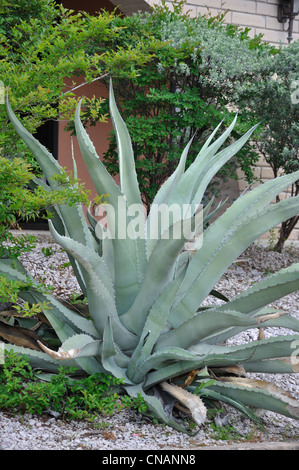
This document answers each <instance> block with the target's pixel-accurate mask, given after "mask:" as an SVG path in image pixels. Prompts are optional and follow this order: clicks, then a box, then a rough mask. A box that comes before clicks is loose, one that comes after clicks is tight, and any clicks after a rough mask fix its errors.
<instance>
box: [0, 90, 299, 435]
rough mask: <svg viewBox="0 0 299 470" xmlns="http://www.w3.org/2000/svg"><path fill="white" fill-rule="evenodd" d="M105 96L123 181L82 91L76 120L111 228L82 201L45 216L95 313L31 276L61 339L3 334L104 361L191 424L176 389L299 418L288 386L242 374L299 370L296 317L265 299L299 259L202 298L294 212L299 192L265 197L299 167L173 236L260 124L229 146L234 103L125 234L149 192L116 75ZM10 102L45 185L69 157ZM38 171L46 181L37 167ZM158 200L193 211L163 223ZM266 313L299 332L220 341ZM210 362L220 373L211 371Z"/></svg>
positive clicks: (285, 285) (15, 274) (15, 269)
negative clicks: (227, 294) (53, 148)
mask: <svg viewBox="0 0 299 470" xmlns="http://www.w3.org/2000/svg"><path fill="white" fill-rule="evenodd" d="M109 102H110V112H111V116H112V121H113V125H114V130H115V133H116V136H117V143H118V156H119V181H120V184H119V185H117V184H116V183H115V181H114V180H113V178H112V177H111V175H110V174H109V173H108V172H107V170H106V168H105V166H104V164H103V163H102V162H101V160H100V158H99V156H98V155H97V153H96V151H95V148H94V146H93V144H92V142H91V140H90V138H89V136H88V134H87V132H86V130H85V129H84V127H83V125H82V123H81V120H80V108H81V103H80V104H79V105H78V108H77V111H76V118H75V123H76V135H77V138H78V142H79V145H80V150H81V153H82V156H83V159H84V161H85V163H86V166H87V168H88V170H89V173H90V175H91V178H92V180H93V183H94V186H95V188H96V190H97V192H98V194H99V195H103V194H106V195H108V196H107V201H108V203H109V205H110V206H111V207H113V209H114V213H113V216H114V220H113V221H112V216H109V214H108V212H109V211H107V218H108V228H107V227H104V226H103V225H101V224H99V222H98V219H97V218H96V217H95V215H94V213H92V212H91V210H89V211H88V212H87V217H86V216H85V215H84V210H83V208H82V207H81V206H80V205H77V206H75V207H68V206H57V207H55V208H53V211H54V213H55V217H54V218H53V219H51V220H50V222H49V228H50V231H51V233H52V235H53V237H54V239H55V240H56V242H57V243H58V244H59V245H60V246H61V247H62V248H63V249H65V251H66V252H67V253H68V256H69V259H70V261H71V263H72V266H73V269H74V272H75V274H76V276H77V279H78V282H79V283H80V286H81V288H82V292H83V293H84V295H85V296H86V297H87V299H88V308H89V314H90V317H89V318H84V317H82V316H80V315H79V314H77V313H76V312H74V311H73V310H70V309H69V308H67V307H66V306H65V305H63V304H62V303H61V302H59V301H58V300H57V299H55V298H54V297H52V296H51V295H49V294H46V293H42V292H41V291H40V289H38V285H37V284H36V283H35V281H34V280H33V279H31V282H32V287H31V289H30V290H26V291H23V292H21V293H20V295H21V296H22V298H23V299H25V300H26V301H29V302H41V303H42V302H48V308H47V309H45V310H44V315H45V317H46V318H47V321H48V322H49V323H50V324H51V326H52V327H53V328H54V329H55V331H56V334H57V336H58V338H59V340H60V342H61V346H60V347H59V349H58V350H54V349H53V348H50V347H48V346H46V345H45V344H44V343H43V341H41V340H36V341H35V344H36V346H37V347H36V348H35V349H32V348H31V349H29V348H28V349H26V348H22V347H19V346H16V345H6V347H7V348H9V349H14V350H15V351H16V352H18V353H22V354H26V355H27V357H28V358H29V359H30V360H31V362H32V364H33V365H34V367H37V368H41V369H45V370H48V371H52V372H53V371H54V372H55V370H57V367H58V366H60V365H62V364H67V365H76V366H77V367H79V368H81V369H82V370H83V371H84V373H87V374H93V373H103V372H104V373H109V374H112V375H113V376H115V377H117V378H119V379H123V392H124V393H127V394H128V395H130V396H133V397H134V396H137V395H139V394H141V395H142V396H143V397H144V399H145V401H146V403H147V405H148V412H147V413H148V414H149V415H150V416H152V417H155V418H156V419H158V420H160V421H161V422H164V423H167V424H169V425H170V426H173V427H174V428H176V429H179V430H182V431H184V430H185V429H184V427H182V425H181V424H180V423H179V422H178V420H177V419H176V418H175V414H174V413H173V409H172V407H173V403H174V401H176V400H178V401H180V402H181V403H182V404H183V405H184V406H185V407H186V408H187V409H189V410H191V412H192V415H193V418H194V419H195V421H196V422H197V423H198V425H200V424H202V423H203V422H204V421H205V420H206V416H207V410H206V403H208V402H209V401H217V400H218V401H220V402H226V403H229V404H231V405H233V406H236V407H237V408H238V409H240V410H242V411H244V412H246V413H247V414H248V415H251V411H250V407H258V408H261V407H262V408H265V409H268V410H272V411H274V412H277V413H281V414H283V415H286V416H288V417H291V418H298V417H299V408H298V405H297V403H296V401H295V400H294V399H293V398H291V397H290V396H289V395H287V394H285V393H284V392H283V391H281V390H280V389H277V388H276V387H274V386H272V385H271V384H270V383H268V382H263V381H258V380H253V379H251V378H250V377H249V376H248V375H250V372H262V373H267V372H268V373H293V372H298V365H297V364H298V361H297V360H296V358H295V357H294V354H295V346H296V344H298V343H296V342H297V341H298V334H296V333H297V332H298V330H299V322H298V320H296V319H295V318H294V317H292V316H289V315H286V314H284V313H283V312H280V311H277V310H273V309H271V308H269V307H268V305H269V304H270V303H271V302H274V301H275V300H277V299H279V298H281V297H283V296H285V295H287V294H289V293H291V292H294V291H295V290H297V289H298V287H299V264H294V265H293V266H291V267H289V268H286V269H283V270H281V271H280V272H278V273H275V274H274V275H272V276H269V277H267V278H266V279H263V280H262V281H261V282H259V283H256V284H254V285H253V286H252V287H250V288H249V289H248V290H246V291H244V292H243V293H242V294H240V295H237V296H236V297H235V298H232V299H230V300H228V299H225V300H226V301H225V302H223V303H221V305H214V304H210V305H207V302H205V303H204V301H205V300H206V299H208V298H209V295H210V294H211V293H212V294H215V295H217V292H216V291H215V285H216V284H217V282H218V281H219V279H220V278H221V276H222V275H223V273H224V272H225V271H226V269H227V268H228V267H229V266H230V265H231V264H232V263H233V262H234V261H235V259H236V258H237V257H238V256H239V255H240V254H241V253H242V252H243V251H244V250H245V249H246V248H247V247H248V246H249V245H250V244H251V243H252V242H254V241H255V240H256V239H257V238H258V237H260V236H261V235H262V234H263V233H265V232H266V231H268V230H269V229H271V228H272V227H275V226H276V225H278V224H279V223H281V222H282V221H283V220H286V219H288V218H290V217H292V216H294V215H295V214H298V212H299V199H298V197H294V198H290V199H288V200H283V201H281V202H279V203H278V204H271V203H272V201H273V200H275V197H276V195H277V194H279V193H280V192H281V191H283V190H284V189H285V188H287V187H288V186H290V185H291V184H292V183H293V182H295V181H296V180H298V179H299V172H296V173H294V174H290V175H285V176H281V177H279V178H276V179H274V180H271V181H269V182H267V183H264V184H261V185H260V186H258V187H256V188H255V189H252V190H250V191H248V192H246V193H245V194H243V195H241V196H240V197H239V198H238V199H237V200H236V201H235V202H233V204H232V205H231V206H230V207H229V208H228V209H227V210H226V211H225V212H224V213H223V214H222V215H220V216H218V217H217V218H216V219H215V221H214V222H212V223H210V224H209V225H208V226H207V227H206V229H205V230H204V233H203V235H200V227H198V226H197V225H196V224H195V226H194V227H195V228H194V229H193V230H192V231H191V232H190V233H189V234H188V235H186V233H185V231H184V230H181V231H180V234H181V235H180V236H179V237H178V236H174V233H175V232H177V230H175V228H178V227H180V228H182V227H183V226H184V224H185V223H186V222H187V221H189V222H190V221H191V222H192V223H193V222H196V221H198V219H197V218H196V217H197V215H198V205H199V204H201V201H202V198H203V195H204V193H205V191H206V188H207V186H208V184H209V182H210V181H211V179H212V178H213V176H214V175H215V174H216V173H217V171H218V170H219V169H220V168H221V167H222V165H224V164H225V163H226V162H227V161H228V160H229V159H230V158H232V157H233V156H234V155H235V154H236V152H238V150H239V149H240V148H241V147H242V146H243V145H244V144H245V143H246V141H247V140H248V139H249V138H250V136H251V135H252V133H253V132H254V129H255V127H253V128H252V129H251V130H250V131H248V132H247V133H246V134H245V135H244V136H243V137H241V138H240V139H239V140H237V141H235V142H234V143H232V144H231V145H229V146H227V147H225V148H223V144H224V143H225V141H226V139H227V138H228V137H229V135H230V133H231V132H232V130H233V128H234V125H235V123H236V119H237V116H236V117H235V119H234V120H233V122H232V124H231V125H230V126H229V127H228V128H227V129H226V130H225V131H224V133H222V134H221V135H220V136H219V137H217V135H216V134H217V132H218V131H219V127H220V125H221V124H219V126H218V127H217V128H216V129H215V131H214V132H213V133H212V134H211V136H210V137H209V138H208V140H207V142H206V143H205V145H204V146H203V147H202V149H201V151H200V152H199V154H198V156H197V157H196V159H195V160H194V162H193V163H192V164H191V166H190V167H189V168H188V169H185V163H186V158H187V154H188V150H189V147H190V145H191V142H189V144H188V145H187V146H186V148H185V149H184V151H183V153H182V156H181V159H180V161H179V164H178V166H177V168H176V170H175V171H174V173H173V174H172V176H171V177H170V178H169V179H168V180H167V181H166V182H165V183H164V184H163V185H162V187H161V188H160V189H159V191H158V192H157V195H156V197H155V200H154V203H153V206H152V208H151V209H150V212H149V214H148V215H146V214H145V213H144V212H143V213H142V215H140V214H139V221H140V217H143V219H142V224H140V225H142V227H143V228H142V230H141V233H142V236H140V230H139V232H138V231H137V229H136V226H135V231H134V229H132V230H131V232H130V236H121V234H120V232H121V229H122V228H123V227H120V226H119V225H117V221H118V220H122V223H124V224H125V227H129V226H130V224H131V223H132V220H133V216H132V212H130V210H126V209H129V208H131V207H135V205H137V206H136V207H140V205H142V198H141V195H140V192H139V187H138V181H137V177H136V170H135V162H134V155H133V151H132V145H131V141H130V136H129V134H128V131H127V128H126V125H125V123H124V121H123V119H122V117H121V115H120V113H119V111H118V109H117V106H116V102H115V98H114V94H113V88H112V85H111V84H110V97H109ZM7 111H8V115H9V118H10V120H11V122H12V124H13V126H14V127H15V129H16V131H17V133H18V134H19V136H20V137H21V138H22V139H23V140H24V141H25V143H26V144H27V146H28V147H29V148H30V150H31V151H32V153H33V155H34V156H35V158H36V160H37V161H38V163H39V164H40V166H41V168H42V170H43V172H44V175H45V177H46V178H47V185H46V187H47V188H48V190H49V191H51V185H52V184H53V183H52V177H53V175H54V174H57V173H59V172H61V167H60V166H59V164H58V163H57V161H56V160H55V159H54V158H53V156H52V155H51V154H50V153H49V152H48V151H47V149H46V148H44V147H43V146H42V145H41V144H40V143H39V142H38V141H37V140H36V139H35V138H34V137H33V136H32V135H30V133H28V131H27V130H26V129H25V128H24V127H23V125H22V124H21V123H20V121H19V120H18V119H17V117H16V116H15V114H14V113H13V111H12V109H11V106H10V104H9V101H8V98H7ZM75 171H76V165H75V162H74V172H75ZM36 183H37V184H44V185H45V183H42V182H41V181H38V180H36ZM162 204H164V205H166V206H167V207H170V206H171V205H172V204H175V205H176V206H177V205H178V206H179V207H181V208H184V207H188V208H190V207H191V209H192V211H191V213H190V211H189V212H188V211H185V212H184V211H182V212H181V214H182V215H181V217H177V216H174V217H173V218H172V219H171V218H170V219H169V220H168V221H166V222H165V221H162V223H161V221H159V220H158V218H157V217H156V213H157V207H160V205H162ZM209 210H210V204H209V205H208V207H206V208H205V209H204V210H203V222H204V225H205V222H206V221H207V220H208V218H209V217H210V216H211V212H209ZM187 212H188V213H187ZM109 217H110V218H109ZM210 220H211V219H210ZM115 221H116V225H117V227H116V228H117V229H118V230H116V231H115V232H117V233H115V235H114V236H108V235H109V230H110V228H109V227H111V225H109V224H111V223H112V222H113V223H115ZM199 226H200V224H199ZM153 227H154V229H155V230H156V232H157V233H158V236H157V237H155V238H154V237H151V233H152V231H151V230H152V228H153ZM131 228H132V227H131ZM105 231H106V232H105ZM137 232H138V233H137ZM166 233H167V234H168V236H165V234H166ZM103 234H104V235H105V234H106V236H104V235H103ZM198 235H200V236H201V245H202V246H201V247H199V246H198V245H196V244H195V246H194V245H193V247H192V246H191V248H192V249H191V251H190V250H188V249H187V243H188V242H190V241H191V242H193V243H194V240H195V242H196V240H198V238H196V237H197V236H198ZM190 237H191V238H192V240H189V238H190ZM191 245H192V244H191ZM194 247H195V248H194ZM0 269H1V272H2V273H5V275H6V276H7V277H8V278H10V279H18V280H25V279H28V274H27V273H26V272H25V270H24V268H23V267H22V266H21V264H19V263H18V264H14V265H13V264H12V263H11V262H10V261H9V260H1V261H0ZM261 326H263V327H269V326H271V327H274V326H275V327H285V328H288V329H291V330H292V331H293V332H294V334H291V335H281V336H277V337H271V338H268V339H260V340H257V341H253V342H250V343H249V344H242V345H236V346H230V345H228V344H227V343H226V341H227V340H228V339H229V338H232V337H234V336H235V335H237V334H238V333H240V332H242V331H244V330H246V329H250V328H256V327H261ZM210 375H211V376H212V377H213V378H214V380H213V381H211V380H209V379H210ZM194 392H196V393H197V394H196V393H194ZM170 397H172V400H170Z"/></svg>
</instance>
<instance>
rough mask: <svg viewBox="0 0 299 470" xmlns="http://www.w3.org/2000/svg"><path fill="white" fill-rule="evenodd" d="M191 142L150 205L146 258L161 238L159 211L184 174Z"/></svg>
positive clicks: (147, 221)
mask: <svg viewBox="0 0 299 470" xmlns="http://www.w3.org/2000/svg"><path fill="white" fill-rule="evenodd" d="M191 143H192V140H190V141H189V143H188V144H187V145H186V147H185V149H184V150H183V152H182V155H181V158H180V161H179V164H178V166H177V168H176V170H175V171H174V172H173V173H172V175H171V176H170V177H169V178H168V179H167V180H166V181H165V182H164V183H163V184H162V186H161V188H160V189H159V191H158V192H157V194H156V196H155V198H154V200H153V203H152V205H151V208H150V211H149V214H148V217H147V220H146V235H147V236H146V239H147V241H146V250H147V258H149V257H150V255H151V254H152V251H153V249H154V246H155V245H156V244H157V240H158V239H159V238H160V237H161V235H162V233H161V227H160V226H159V223H158V222H159V212H158V211H159V209H160V208H161V206H162V205H163V204H168V198H169V197H170V195H171V194H172V193H173V192H174V191H175V188H176V186H177V184H178V182H179V181H180V178H181V176H182V175H183V173H184V170H185V165H186V159H187V156H188V152H189V148H190V146H191ZM151 231H152V232H153V233H157V235H158V236H157V237H156V238H155V237H151V236H150V234H151Z"/></svg>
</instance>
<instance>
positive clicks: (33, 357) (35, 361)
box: [5, 344, 77, 372]
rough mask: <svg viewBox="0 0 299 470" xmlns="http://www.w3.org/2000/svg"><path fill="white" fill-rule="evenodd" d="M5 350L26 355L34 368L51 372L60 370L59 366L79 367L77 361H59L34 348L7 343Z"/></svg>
mask: <svg viewBox="0 0 299 470" xmlns="http://www.w3.org/2000/svg"><path fill="white" fill-rule="evenodd" d="M5 351H7V352H9V351H13V352H14V353H16V354H20V355H22V356H25V357H26V358H27V359H28V361H29V363H30V365H31V366H32V367H33V368H34V369H40V370H47V371H49V372H58V369H59V367H61V366H64V367H71V366H72V367H77V364H76V362H75V361H61V362H57V361H55V360H54V359H52V358H51V357H50V356H48V355H47V354H46V353H44V352H39V351H34V350H33V349H29V348H24V347H20V346H16V345H14V344H5Z"/></svg>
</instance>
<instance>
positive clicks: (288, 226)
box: [274, 215, 299, 253]
mask: <svg viewBox="0 0 299 470" xmlns="http://www.w3.org/2000/svg"><path fill="white" fill-rule="evenodd" d="M298 221H299V216H298V215H296V216H295V217H292V218H291V219H288V220H286V221H285V222H282V224H281V227H280V230H279V239H278V242H277V243H276V245H275V247H274V250H275V251H278V252H279V253H281V252H282V250H283V248H284V244H285V241H286V240H287V239H288V238H289V236H290V234H291V232H292V230H293V229H294V228H295V226H296V225H297V222H298Z"/></svg>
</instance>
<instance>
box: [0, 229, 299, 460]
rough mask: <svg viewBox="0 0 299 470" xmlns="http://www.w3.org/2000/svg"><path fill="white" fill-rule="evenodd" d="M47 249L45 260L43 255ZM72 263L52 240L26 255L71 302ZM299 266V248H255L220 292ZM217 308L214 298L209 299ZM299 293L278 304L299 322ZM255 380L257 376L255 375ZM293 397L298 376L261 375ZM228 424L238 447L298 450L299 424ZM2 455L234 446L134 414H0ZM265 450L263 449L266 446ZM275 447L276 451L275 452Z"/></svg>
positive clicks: (266, 415) (243, 337)
mask: <svg viewBox="0 0 299 470" xmlns="http://www.w3.org/2000/svg"><path fill="white" fill-rule="evenodd" d="M41 249H43V252H44V254H43V253H42V252H41ZM67 261H68V259H67V256H66V254H65V253H64V252H63V251H62V250H61V249H60V247H59V246H58V245H56V244H55V243H54V242H53V241H52V240H51V239H48V238H45V237H43V238H40V243H39V244H38V246H37V248H36V250H34V251H33V252H32V253H28V254H26V255H23V262H24V265H25V267H26V268H27V270H28V271H29V272H30V273H31V274H32V275H33V276H34V277H35V278H36V279H39V280H44V281H45V280H46V281H47V284H51V285H53V287H54V291H53V293H54V295H56V296H58V297H60V298H64V299H66V298H69V296H70V294H72V293H73V294H76V293H78V292H79V291H80V289H79V286H78V284H77V281H76V279H75V278H74V276H73V273H72V269H71V268H70V267H64V266H63V265H64V263H66V262H67ZM298 262H299V248H298V247H292V246H290V247H288V248H287V249H286V250H285V251H284V253H283V254H279V253H275V252H272V251H269V250H268V248H267V247H266V246H262V245H258V246H257V245H252V246H251V247H249V248H248V249H247V250H246V251H245V252H244V253H243V254H242V256H241V257H240V258H239V260H238V261H237V262H236V263H234V264H233V265H232V267H230V268H229V269H228V270H227V272H226V273H225V274H224V276H223V277H222V278H221V280H220V281H219V283H218V285H217V288H218V289H219V290H220V291H221V292H222V293H223V294H225V295H226V296H227V297H229V298H232V297H233V296H234V295H236V294H237V293H238V292H240V291H242V290H243V289H244V288H247V287H248V286H250V285H251V284H252V283H253V282H256V281H258V280H260V279H261V278H263V277H264V276H267V275H269V274H270V273H271V272H274V271H276V270H278V269H280V268H283V267H286V266H288V265H290V264H293V263H298ZM209 300H211V301H212V302H215V303H218V302H220V301H218V300H217V299H215V298H211V299H209ZM298 301H299V292H296V293H294V294H292V295H288V296H286V297H284V298H283V299H282V300H280V301H278V302H275V304H273V306H276V307H278V308H280V309H283V310H284V311H287V312H289V313H290V314H291V315H294V316H296V317H297V318H298V317H299V311H298ZM264 332H265V336H266V337H270V336H274V335H277V334H287V333H289V331H288V330H282V329H278V328H267V329H265V330H264ZM257 335H258V330H257V329H251V330H248V331H246V332H244V333H242V334H240V335H238V336H237V337H235V338H234V339H233V340H231V344H237V343H238V344H240V343H244V342H248V341H253V340H255V339H256V338H257ZM252 375H253V376H255V377H257V374H252ZM258 377H261V378H265V379H266V380H268V381H271V382H273V383H275V384H276V385H278V386H280V387H282V388H283V389H284V390H286V391H288V392H289V393H291V395H292V396H293V397H294V398H296V399H298V398H299V374H292V375H285V374H276V375H273V376H271V375H270V374H267V376H266V377H263V376H262V374H261V375H258ZM227 411H228V418H229V421H228V423H229V424H231V425H232V426H234V428H235V429H236V431H237V432H238V434H239V436H240V442H245V443H248V442H254V443H266V442H270V443H272V447H271V448H273V445H274V448H277V449H278V448H279V443H281V442H287V443H292V445H294V444H296V445H297V444H298V448H299V421H298V420H293V419H290V418H286V417H283V416H281V415H277V414H275V413H273V412H268V411H266V412H262V414H261V416H262V418H263V421H264V424H265V430H261V429H260V428H259V427H257V425H255V424H254V423H252V422H251V421H250V420H248V419H247V418H245V417H244V416H242V415H240V414H237V413H236V412H235V410H233V409H229V408H228V409H227ZM0 428H1V436H0V449H3V450H103V451H104V450H107V451H110V450H111V451H115V450H120V451H124V450H156V451H166V450H170V449H171V450H174V449H175V450H177V451H183V450H186V449H190V450H191V451H192V450H196V449H213V448H215V449H224V448H229V447H228V445H229V444H231V443H232V442H236V441H235V440H229V439H228V440H225V441H222V440H219V439H217V438H215V437H216V436H215V435H214V434H213V432H212V431H211V427H210V423H206V424H205V425H204V426H203V427H202V428H200V429H198V432H197V434H196V435H195V436H192V437H191V436H187V435H185V434H181V433H179V432H176V431H174V430H173V429H172V428H169V427H167V426H161V425H155V424H152V423H151V422H150V421H149V420H147V419H146V418H144V417H142V416H140V415H138V414H136V413H135V412H134V411H133V410H124V411H120V412H117V413H116V414H114V415H113V416H109V417H103V420H102V421H101V422H97V423H96V425H91V424H89V423H87V422H79V421H76V422H63V421H61V420H60V419H55V418H53V417H51V416H48V415H44V416H41V417H37V416H32V415H22V416H13V415H12V414H9V413H4V412H0ZM264 445H265V444H264ZM275 446H276V447H275Z"/></svg>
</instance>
